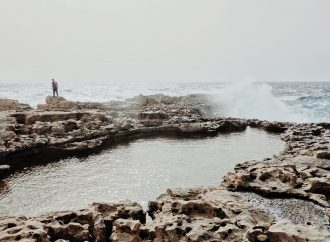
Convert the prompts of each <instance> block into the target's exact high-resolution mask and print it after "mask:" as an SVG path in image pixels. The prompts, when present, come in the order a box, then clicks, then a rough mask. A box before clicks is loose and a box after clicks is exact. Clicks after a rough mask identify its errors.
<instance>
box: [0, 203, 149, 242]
mask: <svg viewBox="0 0 330 242" xmlns="http://www.w3.org/2000/svg"><path fill="white" fill-rule="evenodd" d="M145 219H146V216H145V212H143V210H142V207H141V206H140V205H138V204H137V203H134V202H129V201H126V202H122V203H118V204H104V203H95V204H92V205H91V206H90V207H89V208H87V209H83V210H79V211H75V212H57V213H50V214H47V215H43V216H40V217H37V218H27V217H2V218H0V241H1V242H2V241H3V242H5V241H39V242H49V241H73V242H75V241H76V242H83V241H98V242H101V241H109V239H110V236H111V235H112V231H113V230H115V231H116V229H115V227H114V225H117V224H120V223H121V222H122V221H126V220H130V221H132V223H133V222H134V223H135V224H139V225H141V224H142V223H145ZM135 226H137V225H135ZM134 228H135V227H134V226H132V229H134ZM120 241H123V240H120ZM132 241H134V240H132Z"/></svg>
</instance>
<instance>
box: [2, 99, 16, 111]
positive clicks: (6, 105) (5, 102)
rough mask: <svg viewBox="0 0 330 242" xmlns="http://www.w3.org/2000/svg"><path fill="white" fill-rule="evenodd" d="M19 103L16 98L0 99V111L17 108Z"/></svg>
mask: <svg viewBox="0 0 330 242" xmlns="http://www.w3.org/2000/svg"><path fill="white" fill-rule="evenodd" d="M19 109H20V104H19V102H18V101H16V100H10V99H0V112H1V111H9V110H15V111H16V110H19Z"/></svg>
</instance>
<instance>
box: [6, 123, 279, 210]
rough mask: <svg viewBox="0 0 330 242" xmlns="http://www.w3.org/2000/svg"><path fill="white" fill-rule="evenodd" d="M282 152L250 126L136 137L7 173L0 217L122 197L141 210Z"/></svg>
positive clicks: (275, 137)
mask: <svg viewBox="0 0 330 242" xmlns="http://www.w3.org/2000/svg"><path fill="white" fill-rule="evenodd" d="M284 148H285V143H284V142H283V141H281V140H280V137H279V136H278V135H272V134H268V133H266V132H264V131H262V130H258V129H250V128H248V129H247V130H246V131H244V132H242V133H232V134H228V135H219V136H216V137H208V138H202V139H192V138H190V139H174V138H156V139H141V140H138V141H134V142H131V143H129V144H126V145H118V146H116V147H113V148H109V149H107V150H105V151H103V152H101V153H99V154H95V155H90V156H88V157H86V158H79V159H78V158H70V159H64V160H61V161H59V162H55V163H50V164H46V165H40V166H34V167H30V168H26V169H24V170H23V171H20V172H17V173H15V174H13V175H11V176H10V177H8V178H7V179H6V180H5V181H4V182H2V185H1V184H0V215H27V216H32V215H38V214H40V213H44V212H49V211H57V210H68V209H74V210H77V209H80V208H84V207H86V206H87V205H88V204H90V203H92V202H118V201H120V200H125V199H130V200H133V201H136V202H139V203H140V204H141V205H143V206H146V205H147V203H148V201H150V200H154V199H156V198H157V197H158V196H159V195H160V194H161V193H163V192H164V191H166V189H167V188H179V187H180V188H183V187H194V186H213V185H218V184H219V183H220V182H221V179H222V177H223V176H224V175H225V174H226V173H227V172H228V171H231V170H233V168H234V166H235V165H236V164H237V163H240V162H243V161H246V160H252V159H263V158H266V157H272V156H273V154H278V153H279V152H280V151H282V150H283V149H284Z"/></svg>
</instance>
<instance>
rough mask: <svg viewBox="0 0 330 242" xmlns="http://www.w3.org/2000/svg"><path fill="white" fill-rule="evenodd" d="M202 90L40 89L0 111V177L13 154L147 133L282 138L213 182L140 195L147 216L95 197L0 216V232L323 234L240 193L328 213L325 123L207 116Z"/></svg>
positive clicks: (62, 236)
mask: <svg viewBox="0 0 330 242" xmlns="http://www.w3.org/2000/svg"><path fill="white" fill-rule="evenodd" d="M206 100H207V98H206V97H205V96H200V95H189V96H185V97H169V96H164V95H152V96H143V95H139V96H137V97H135V98H132V99H129V100H127V101H124V102H120V101H116V102H109V103H103V104H100V103H82V102H72V101H67V100H65V99H64V98H60V97H55V98H54V97H48V98H47V100H46V104H43V105H39V106H38V109H37V110H23V109H19V110H17V109H14V110H12V111H9V112H8V111H6V112H0V113H1V120H2V122H1V124H2V126H1V129H0V177H1V176H3V175H4V174H10V172H12V171H14V170H15V169H16V166H17V161H19V158H20V157H24V158H25V162H26V157H28V156H29V155H30V156H31V157H33V158H34V159H35V158H36V155H41V156H42V155H44V154H45V153H47V154H48V158H49V156H50V154H51V156H54V157H57V155H63V156H67V155H70V154H80V152H89V151H95V150H97V149H101V148H102V147H104V146H106V145H108V144H109V143H110V144H112V143H115V142H121V141H122V140H124V141H125V142H127V141H128V140H130V139H134V138H139V137H149V136H152V135H179V136H182V135H215V134H219V133H228V132H241V131H244V130H245V129H246V127H247V126H251V127H255V128H261V129H264V130H265V131H267V132H272V133H278V134H281V137H282V139H283V140H284V141H285V142H286V143H287V148H286V150H285V151H283V152H282V153H281V154H277V155H275V156H274V157H273V158H271V159H265V160H260V161H247V162H245V163H243V164H238V165H237V166H236V167H235V170H234V171H233V172H230V173H228V174H227V175H226V176H225V177H224V179H223V180H222V182H221V185H219V186H218V187H211V188H193V189H168V190H167V191H166V193H164V194H162V195H160V196H159V197H158V198H157V199H156V200H155V201H151V202H149V204H148V211H147V212H148V215H149V216H150V218H151V219H149V220H147V218H146V212H144V211H143V209H142V207H141V206H140V205H138V204H136V203H134V202H123V203H118V204H100V203H96V204H92V205H91V206H90V207H89V208H87V209H83V210H80V211H70V212H54V213H50V214H47V215H41V216H39V217H34V218H27V217H2V218H0V241H19V240H21V241H58V242H59V241H155V242H159V241H228V242H229V241H230V242H231V241H240V242H241V241H246V242H247V241H250V242H258V241H260V242H261V241H266V242H275V241H276V242H286V241H297V242H300V241H324V242H325V241H330V225H329V221H327V222H321V223H313V222H312V221H309V220H310V219H309V218H310V217H308V216H306V218H304V219H301V221H299V219H296V220H292V219H290V217H287V218H282V217H281V218H278V217H276V216H274V215H273V214H271V213H270V212H269V211H267V209H261V208H259V207H258V206H254V205H253V203H252V202H251V201H250V202H249V199H248V198H247V197H248V196H245V195H243V192H250V193H252V194H255V195H256V194H261V195H263V196H265V197H269V198H271V199H274V198H278V197H281V198H288V199H290V198H296V199H303V200H304V202H310V203H311V204H312V205H311V206H316V205H314V204H317V205H318V209H319V210H318V211H322V214H323V215H324V217H325V218H326V215H327V216H328V217H329V218H330V212H329V211H330V203H329V202H330V172H329V171H330V145H329V142H330V125H329V124H328V123H319V124H308V123H306V124H295V123H285V122H268V121H262V120H254V119H250V120H244V119H236V118H221V117H213V116H212V115H211V114H212V108H211V107H210V105H208V104H207V102H206ZM15 110H16V111H15ZM44 158H45V156H43V159H44ZM6 164H7V165H6ZM19 164H20V166H25V165H28V164H27V163H24V162H19ZM9 165H10V166H9ZM305 200H306V201H305ZM290 206H293V205H292V203H291V205H290ZM299 216H304V215H303V214H299ZM316 220H317V219H316ZM306 221H307V222H306ZM320 221H324V219H323V220H322V219H320Z"/></svg>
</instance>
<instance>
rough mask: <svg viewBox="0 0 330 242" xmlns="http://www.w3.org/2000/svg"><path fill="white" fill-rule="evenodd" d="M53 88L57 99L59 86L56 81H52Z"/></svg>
mask: <svg viewBox="0 0 330 242" xmlns="http://www.w3.org/2000/svg"><path fill="white" fill-rule="evenodd" d="M52 87H53V97H55V93H56V96H58V84H57V81H55V79H52Z"/></svg>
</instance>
